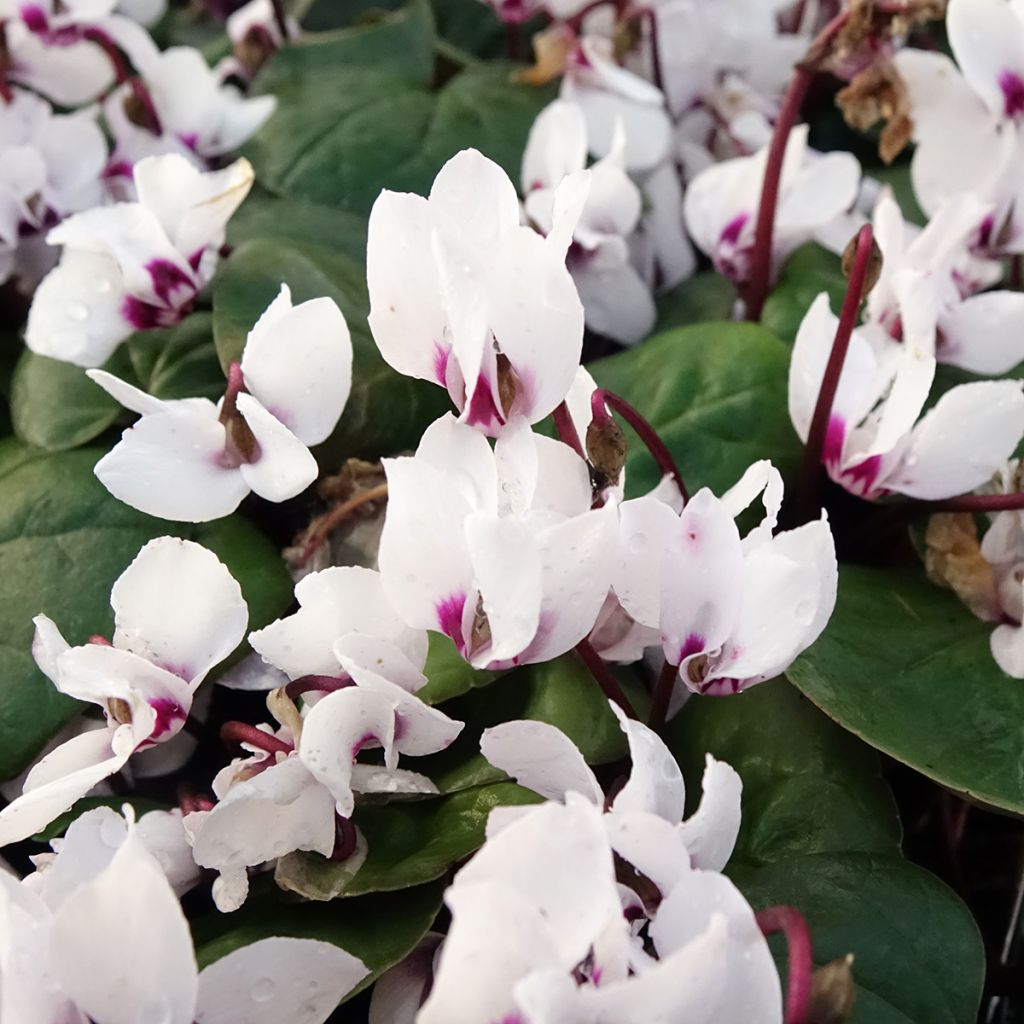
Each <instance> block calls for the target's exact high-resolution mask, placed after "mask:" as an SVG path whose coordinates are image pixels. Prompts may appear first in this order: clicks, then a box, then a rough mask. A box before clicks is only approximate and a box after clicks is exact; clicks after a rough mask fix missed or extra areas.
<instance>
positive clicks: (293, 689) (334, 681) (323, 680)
mask: <svg viewBox="0 0 1024 1024" xmlns="http://www.w3.org/2000/svg"><path fill="white" fill-rule="evenodd" d="M351 685H352V680H351V679H349V678H348V676H314V675H309V676H299V678H298V679H293V680H292V681H291V682H290V683H289V684H288V685H287V686H286V687H285V688H284V692H285V693H286V694H288V696H289V697H290V698H291V699H292V700H295V698H296V697H301V696H302V695H303V694H304V693H334V692H335V691H336V690H343V689H344V688H345V687H346V686H351Z"/></svg>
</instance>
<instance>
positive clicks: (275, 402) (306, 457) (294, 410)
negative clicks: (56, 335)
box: [89, 285, 352, 522]
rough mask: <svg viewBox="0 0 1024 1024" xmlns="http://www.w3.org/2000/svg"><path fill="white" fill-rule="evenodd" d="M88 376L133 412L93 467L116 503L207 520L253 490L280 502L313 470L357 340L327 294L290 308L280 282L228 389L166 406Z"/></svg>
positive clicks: (105, 377) (347, 381)
mask: <svg viewBox="0 0 1024 1024" xmlns="http://www.w3.org/2000/svg"><path fill="white" fill-rule="evenodd" d="M89 376H90V377H91V378H92V379H93V380H94V381H95V382H96V383H97V384H99V385H100V387H102V388H103V389H104V390H105V391H107V392H108V393H109V394H111V395H112V396H113V397H114V398H116V399H117V400H118V401H119V402H120V403H121V404H122V405H124V406H125V407H126V408H128V409H131V410H132V411H133V412H137V413H140V414H141V415H140V419H139V420H138V421H137V422H136V423H135V425H134V426H132V427H129V429H128V430H126V431H125V432H124V435H123V437H122V439H121V441H120V442H119V443H118V444H117V445H116V446H115V447H114V448H113V449H112V450H111V451H110V452H108V453H107V454H106V455H105V456H104V457H103V458H102V459H100V461H99V462H98V463H97V464H96V475H97V476H98V477H99V479H100V480H101V481H102V483H103V485H104V486H105V487H106V488H107V490H109V491H110V493H111V494H113V495H114V496H115V497H116V498H119V499H120V500H121V501H123V502H125V503H126V504H128V505H131V506H132V507H133V508H137V509H139V510H140V511H142V512H148V513H149V514H150V515H155V516H159V517H160V518H162V519H176V520H184V521H186V522H206V521H208V520H211V519H219V518H220V517H221V516H226V515H229V514H230V513H232V512H233V511H234V510H235V509H236V508H237V507H238V504H239V502H241V500H242V499H243V498H244V497H245V496H246V495H247V494H248V493H249V492H250V490H251V491H255V493H257V494H258V495H260V497H263V498H266V499H267V500H268V501H285V500H286V499H288V498H293V497H295V495H296V494H299V493H300V492H301V491H303V490H305V488H306V487H308V486H309V485H310V484H311V483H312V482H313V481H314V480H315V479H316V476H317V464H316V459H314V458H313V455H312V453H311V452H310V451H309V448H308V447H307V445H315V444H319V443H320V442H322V441H324V440H326V439H327V437H328V436H329V435H330V433H331V431H332V430H333V429H334V427H335V426H336V425H337V422H338V419H339V418H340V416H341V413H342V411H343V409H344V408H345V403H346V402H347V401H348V395H349V391H350V389H351V385H352V342H351V339H350V337H349V332H348V326H347V325H346V323H345V318H344V316H343V315H342V313H341V310H340V309H338V307H337V305H336V304H335V302H334V300H333V299H329V298H320V299H311V300H310V301H308V302H303V303H301V304H300V305H298V306H294V307H293V306H292V303H291V292H290V291H289V289H288V287H287V285H282V287H281V291H280V293H279V294H278V296H277V298H276V299H274V301H273V302H272V303H271V304H270V306H268V307H267V310H266V312H264V314H263V315H262V316H261V317H260V319H259V320H258V321H257V323H256V325H255V326H254V327H253V329H252V330H251V331H250V332H249V336H248V338H247V339H246V343H245V349H244V350H243V352H242V358H241V362H240V363H239V364H234V365H233V367H232V372H231V374H230V375H229V382H228V393H227V395H226V396H225V398H224V399H223V400H222V401H221V402H220V403H219V404H218V405H214V403H213V402H211V401H210V400H209V399H207V398H186V399H179V400H174V401H162V400H161V399H158V398H153V397H152V396H150V395H147V394H146V393H145V392H144V391H140V390H139V389H138V388H135V387H133V386H132V385H130V384H126V383H125V382H124V381H122V380H120V379H118V378H117V377H114V376H113V375H112V374H109V373H106V372H105V371H103V370H90V371H89Z"/></svg>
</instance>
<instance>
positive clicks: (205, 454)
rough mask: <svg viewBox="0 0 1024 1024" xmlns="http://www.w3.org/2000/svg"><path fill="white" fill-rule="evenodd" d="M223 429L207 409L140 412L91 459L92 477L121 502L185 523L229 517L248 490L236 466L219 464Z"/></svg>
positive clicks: (213, 412) (221, 454)
mask: <svg viewBox="0 0 1024 1024" xmlns="http://www.w3.org/2000/svg"><path fill="white" fill-rule="evenodd" d="M224 443H225V433H224V427H223V426H222V425H221V424H220V423H218V422H217V416H216V411H215V410H214V409H213V407H212V404H211V408H210V411H209V413H203V414H199V413H196V412H192V411H188V412H174V411H172V412H164V413H159V414H157V415H153V416H143V417H142V419H140V420H139V421H138V422H137V423H136V424H135V426H133V427H129V428H128V429H127V430H126V431H125V432H124V434H122V436H121V441H120V442H119V443H118V444H117V445H115V446H114V448H113V449H111V451H109V452H107V454H106V455H104V456H103V458H102V459H100V461H99V462H97V463H96V470H95V472H96V476H97V477H98V478H99V480H100V482H101V483H102V484H103V486H104V487H106V489H107V490H108V491H110V493H111V494H112V495H114V497H115V498H117V499H118V500H119V501H123V502H124V503H125V504H126V505H131V507H132V508H136V509H138V510H139V511H140V512H146V513H148V514H149V515H152V516H157V517H158V518H160V519H171V520H177V521H181V522H187V523H203V522H210V521H211V520H213V519H220V518H221V517H223V516H226V515H230V514H231V513H232V512H234V511H235V509H236V508H238V506H239V504H240V503H241V501H242V499H243V498H244V497H245V496H246V495H247V494H248V493H249V486H248V484H247V483H246V482H245V480H244V479H243V478H242V475H241V474H240V473H239V472H238V471H237V470H236V469H231V468H228V467H225V466H224V465H223V462H222V459H223V456H224Z"/></svg>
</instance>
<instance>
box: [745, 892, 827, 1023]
mask: <svg viewBox="0 0 1024 1024" xmlns="http://www.w3.org/2000/svg"><path fill="white" fill-rule="evenodd" d="M757 926H758V927H759V928H760V929H761V932H762V934H764V935H774V934H776V933H777V932H782V933H783V934H784V935H785V936H786V945H787V946H788V947H789V972H788V977H787V979H786V981H787V984H786V1018H785V1019H786V1024H807V1012H808V1008H809V1006H810V1000H811V981H812V978H813V975H814V962H813V960H812V958H811V930H810V928H808V927H807V921H806V919H805V918H804V915H803V914H801V913H800V911H799V910H797V909H796V907H786V906H778V907H768V908H767V909H766V910H761V911H759V912H758V914H757Z"/></svg>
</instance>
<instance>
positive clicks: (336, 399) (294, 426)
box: [242, 285, 352, 445]
mask: <svg viewBox="0 0 1024 1024" xmlns="http://www.w3.org/2000/svg"><path fill="white" fill-rule="evenodd" d="M281 296H283V297H284V299H285V304H283V305H282V304H281V303H280V302H279V299H280V298H281ZM281 296H279V299H278V300H275V301H274V303H272V304H271V306H270V307H269V308H268V309H267V311H266V313H264V314H263V316H262V317H260V319H259V320H258V321H257V322H256V326H255V327H253V329H252V330H251V331H250V332H249V337H248V339H247V340H246V343H245V350H244V351H243V352H242V373H243V374H244V376H245V383H246V387H247V388H248V389H249V391H251V392H252V394H253V395H254V396H255V398H256V399H257V401H259V403H260V404H261V405H262V406H263V407H264V408H265V409H268V410H269V411H270V412H271V413H272V414H273V415H274V416H275V417H276V418H277V419H279V420H280V421H281V422H282V423H283V424H284V425H285V426H286V427H288V428H289V430H291V431H292V433H293V434H295V436H296V437H298V438H299V440H300V441H303V442H304V443H305V444H307V445H312V444H320V442H321V441H325V440H326V439H327V438H328V436H330V433H331V431H332V430H334V428H335V426H336V425H337V423H338V420H339V418H340V417H341V413H342V410H343V409H344V408H345V403H346V402H347V401H348V396H349V391H350V390H351V387H352V340H351V338H350V337H349V331H348V325H347V324H346V323H345V317H344V316H343V315H342V312H341V310H340V309H338V306H337V304H336V303H335V302H334V300H333V299H329V298H321V299H311V300H310V301H309V302H303V303H301V304H300V305H298V306H295V307H294V308H292V306H291V300H290V295H289V293H288V287H287V285H282V286H281Z"/></svg>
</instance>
